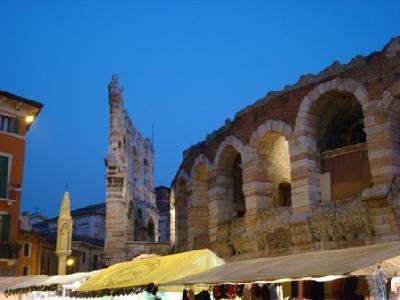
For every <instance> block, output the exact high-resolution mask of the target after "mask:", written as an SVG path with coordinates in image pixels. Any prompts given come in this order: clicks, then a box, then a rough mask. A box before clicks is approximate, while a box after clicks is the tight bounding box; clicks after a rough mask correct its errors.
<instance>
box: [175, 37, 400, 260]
mask: <svg viewBox="0 0 400 300" xmlns="http://www.w3.org/2000/svg"><path fill="white" fill-rule="evenodd" d="M337 97H342V99H345V98H346V99H347V98H348V99H352V101H353V102H355V103H356V105H359V107H360V110H361V111H362V120H361V121H362V123H363V124H362V125H363V130H364V132H365V134H366V142H363V144H359V145H361V146H362V147H363V149H366V150H364V151H366V152H367V153H368V154H367V156H368V164H366V165H367V166H368V165H369V168H370V172H366V173H368V174H371V175H370V176H369V175H368V176H369V177H370V178H364V181H365V182H371V181H372V182H371V186H367V187H366V188H364V190H362V191H361V192H358V191H357V190H356V192H354V193H353V192H351V193H350V194H351V196H350V197H348V198H346V199H339V200H335V201H325V199H322V198H321V186H322V185H323V183H324V182H322V181H320V178H322V177H321V176H322V174H321V173H322V169H321V159H322V152H321V151H322V150H321V149H320V148H319V145H318V138H319V137H320V135H321V131H320V127H321V122H325V121H326V122H328V120H324V118H327V117H326V114H324V110H325V109H326V105H328V104H329V103H330V102H332V101H336V99H337ZM323 98H324V100H321V99H323ZM327 99H329V100H327ZM337 101H339V100H337ZM342 104H343V102H342ZM342 104H341V105H342ZM344 105H346V104H344ZM399 113H400V39H399V38H396V39H393V40H392V41H391V42H390V43H389V44H388V45H387V46H385V47H384V49H383V50H382V51H380V52H375V53H372V54H371V55H369V56H367V57H362V56H357V57H355V58H354V59H352V60H351V61H350V63H348V64H345V65H342V64H340V63H338V62H335V63H333V64H332V65H331V66H329V67H328V68H326V69H325V70H323V71H322V72H321V73H319V74H318V75H305V76H302V77H301V78H300V79H299V81H298V82H297V83H296V84H295V85H292V86H286V87H285V89H284V90H283V91H280V92H270V93H268V94H267V96H266V97H265V98H264V99H261V100H259V101H257V102H256V103H254V104H253V105H250V106H248V107H247V108H245V109H244V110H242V111H240V112H238V113H237V114H236V116H235V118H234V120H232V121H231V120H227V121H226V122H225V125H224V126H223V127H221V128H220V129H218V130H216V131H214V132H213V133H212V134H210V135H208V136H207V138H206V140H205V141H202V142H200V143H198V144H196V145H194V146H192V147H190V148H189V149H188V150H186V151H185V152H184V154H183V161H182V164H181V166H180V168H179V170H178V172H177V175H176V177H175V179H174V181H173V183H172V193H171V194H172V195H173V196H174V201H171V205H172V207H171V211H172V212H173V215H174V216H175V224H174V223H173V222H171V224H173V225H174V226H175V227H174V228H172V229H171V237H173V240H174V241H175V249H176V250H177V251H182V250H186V249H192V248H193V247H195V246H194V243H193V242H191V241H193V240H194V239H195V238H196V237H197V236H198V235H199V234H204V232H205V228H206V227H207V226H208V242H207V245H204V242H203V243H202V246H208V247H210V248H212V249H214V250H216V252H217V253H218V254H219V255H221V256H223V257H224V258H226V259H232V260H235V259H242V258H249V257H258V256H272V255H280V254H283V253H292V252H298V251H307V250H312V249H334V248H342V247H349V246H354V245H364V244H370V243H378V242H383V241H389V240H398V239H399V238H400V226H399V222H398V220H399V218H398V217H399V215H400V213H399V208H398V203H397V202H399V201H398V199H399V194H398V189H397V186H398V183H397V176H398V175H399V173H400V130H399V129H400V114H399ZM268 137H269V138H268ZM285 143H286V144H285ZM283 145H286V146H287V147H286V146H283ZM338 153H339V155H340V151H339V152H338ZM237 154H239V155H240V159H241V164H240V167H241V171H242V176H243V185H242V191H243V193H244V196H245V206H246V207H245V209H246V211H245V215H244V216H232V214H231V213H230V211H231V210H232V206H233V203H232V198H234V197H232V190H231V182H232V180H233V179H232V174H231V173H232V172H230V171H229V170H231V169H230V168H231V167H232V161H230V160H231V158H232V157H234V155H237ZM199 165H201V166H202V167H201V172H199ZM361 167H365V164H364V165H363V166H360V168H361ZM204 178H206V180H204ZM281 181H288V182H289V183H291V207H280V205H279V203H280V202H279V201H277V199H278V198H279V197H280V195H279V194H278V191H277V185H278V184H279V182H281ZM344 186H345V185H344ZM205 188H207V190H208V194H207V193H205V192H204V189H205ZM328 192H329V191H328ZM205 203H208V210H206V209H205V207H206V205H205ZM193 205H195V208H196V207H197V208H198V207H202V209H200V210H199V209H197V208H196V209H197V210H198V211H199V213H195V212H194V211H190V210H191V209H192V208H193ZM193 220H195V221H196V222H195V223H196V226H189V225H191V223H190V222H192V223H193ZM199 226H200V229H201V230H200V229H199ZM192 228H193V230H192ZM172 234H173V235H172ZM187 241H189V243H188V242H187ZM202 241H207V239H204V238H203V239H202Z"/></svg>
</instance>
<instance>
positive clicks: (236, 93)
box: [0, 0, 400, 216]
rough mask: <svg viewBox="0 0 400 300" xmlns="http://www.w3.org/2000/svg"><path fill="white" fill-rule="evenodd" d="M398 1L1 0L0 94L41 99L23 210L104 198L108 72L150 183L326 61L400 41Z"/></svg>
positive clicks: (167, 177)
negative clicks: (143, 147)
mask: <svg viewBox="0 0 400 300" xmlns="http://www.w3.org/2000/svg"><path fill="white" fill-rule="evenodd" d="M399 12H400V1H398V0H397V1H361V0H360V1H344V0H343V1H298V0H297V1H216V0H214V1H205V0H203V1H165V0H164V1H163V0H160V1H99V0H96V1H94V0H93V1H83V0H82V1H60V0H57V1H54V0H49V1H40V0H38V1H31V0H29V1H18V0H10V1H8V0H7V1H6V0H0V90H7V91H9V92H12V93H15V94H17V95H20V96H23V97H26V98H31V99H35V100H38V101H41V102H42V103H43V104H44V108H43V110H42V112H41V114H40V115H39V118H38V119H37V121H36V122H35V124H34V125H33V126H32V128H31V130H30V131H29V134H28V137H27V144H26V158H25V162H26V164H25V174H24V185H23V195H22V198H23V200H22V202H23V203H22V209H23V210H27V211H31V212H33V211H34V210H35V208H37V210H38V211H40V212H42V213H44V214H45V215H47V216H54V215H56V214H57V213H58V210H59V204H60V201H61V198H62V194H63V192H64V190H65V185H66V184H68V186H69V190H70V193H71V202H72V208H77V207H81V206H84V205H88V204H94V203H99V202H102V201H104V199H105V167H104V157H105V155H106V153H107V143H108V102H107V101H108V99H107V84H108V82H109V81H110V79H111V75H112V74H113V73H116V74H118V75H119V77H120V83H121V85H122V86H123V87H124V89H125V92H124V98H125V106H126V109H127V110H128V112H129V114H130V116H131V118H132V119H133V121H134V123H135V125H136V126H137V127H138V128H139V129H140V130H141V131H142V133H143V134H144V135H145V136H149V137H150V136H151V127H152V124H154V148H155V151H156V152H155V170H154V171H155V184H156V185H159V184H163V185H167V186H169V185H170V183H171V180H172V179H173V177H174V175H175V173H176V171H177V168H178V166H179V164H180V163H181V159H182V151H183V150H184V149H186V148H188V147H189V146H190V145H192V144H194V143H197V142H199V141H201V140H203V139H204V138H205V136H206V134H207V133H210V132H211V131H213V130H214V129H217V128H219V127H220V126H221V125H223V123H224V120H225V119H226V118H231V119H232V118H233V116H234V114H235V113H236V112H237V111H239V110H240V109H242V108H244V107H245V106H247V105H249V104H251V103H253V102H255V101H256V100H258V99H260V98H262V97H263V96H264V95H265V94H266V93H267V92H268V91H271V90H280V89H282V88H283V86H285V85H286V84H291V83H294V82H296V81H297V79H298V78H299V76H300V75H302V74H305V73H318V72H319V71H320V70H322V69H323V68H325V67H326V66H328V65H330V64H331V63H332V62H333V61H334V60H339V61H340V62H342V63H346V62H348V61H349V60H350V59H351V58H352V57H354V56H355V55H358V54H362V55H367V54H369V53H371V52H373V51H378V50H381V49H382V47H383V46H384V45H385V44H386V43H387V42H389V40H390V39H391V38H392V37H393V36H396V35H400V19H399Z"/></svg>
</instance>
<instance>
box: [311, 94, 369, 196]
mask: <svg viewBox="0 0 400 300" xmlns="http://www.w3.org/2000/svg"><path fill="white" fill-rule="evenodd" d="M310 115H311V118H310V120H311V122H310V126H311V127H312V128H314V129H315V130H316V133H317V136H316V137H317V145H318V148H319V152H320V153H319V154H320V170H321V173H322V174H323V175H322V176H321V177H320V180H321V181H320V188H321V198H323V199H322V200H338V199H345V198H348V197H352V196H354V195H357V194H359V193H361V192H362V191H363V189H365V188H367V187H369V186H370V185H371V170H370V165H369V159H368V149H367V144H366V134H365V132H364V122H363V121H364V115H363V109H362V106H361V103H360V102H359V101H358V100H357V98H356V97H355V96H354V95H353V94H350V93H347V92H342V91H330V92H327V93H325V94H323V95H321V97H320V99H318V100H317V102H316V103H315V104H314V105H313V107H312V109H311V112H310Z"/></svg>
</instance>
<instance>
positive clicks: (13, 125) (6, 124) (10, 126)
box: [0, 116, 20, 134]
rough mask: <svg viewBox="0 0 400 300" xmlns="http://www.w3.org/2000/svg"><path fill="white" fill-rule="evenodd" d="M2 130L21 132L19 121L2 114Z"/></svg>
mask: <svg viewBox="0 0 400 300" xmlns="http://www.w3.org/2000/svg"><path fill="white" fill-rule="evenodd" d="M0 131H7V132H11V133H17V134H19V133H20V131H19V121H18V119H16V118H11V117H6V116H0Z"/></svg>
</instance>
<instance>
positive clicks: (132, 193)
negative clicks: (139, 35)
mask: <svg viewBox="0 0 400 300" xmlns="http://www.w3.org/2000/svg"><path fill="white" fill-rule="evenodd" d="M108 89H109V105H110V138H109V146H108V155H107V157H106V159H105V163H106V167H107V187H106V236H105V253H106V256H107V258H108V259H109V260H110V263H115V262H118V261H122V260H126V259H129V258H130V257H127V253H128V251H127V246H126V242H127V241H157V240H158V211H157V207H156V202H155V193H154V186H153V147H152V144H151V141H150V140H149V139H148V138H144V137H143V136H142V134H141V133H140V132H139V130H138V129H137V128H136V127H135V126H134V125H133V122H132V120H131V119H130V118H129V116H128V113H127V111H126V110H125V108H124V103H123V98H122V88H121V87H120V86H119V83H118V78H117V76H116V75H114V76H113V78H112V81H111V83H110V84H109V86H108Z"/></svg>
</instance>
